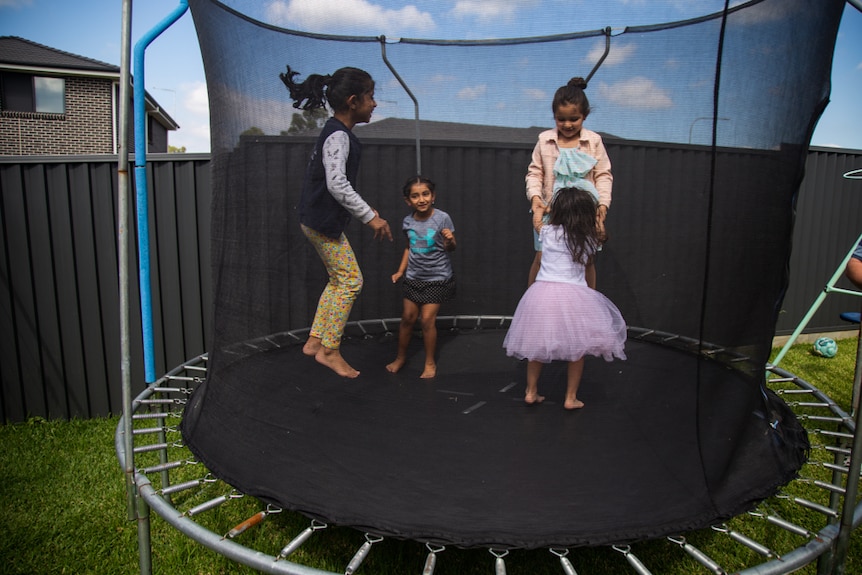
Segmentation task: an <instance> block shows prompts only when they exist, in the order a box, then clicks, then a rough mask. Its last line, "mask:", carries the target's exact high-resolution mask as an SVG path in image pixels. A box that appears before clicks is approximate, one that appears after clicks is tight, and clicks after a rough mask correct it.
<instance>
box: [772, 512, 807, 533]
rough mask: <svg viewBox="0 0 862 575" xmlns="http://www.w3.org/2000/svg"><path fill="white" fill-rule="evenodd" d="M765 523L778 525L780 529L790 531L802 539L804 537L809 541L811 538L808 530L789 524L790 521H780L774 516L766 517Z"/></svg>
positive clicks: (779, 518) (780, 519)
mask: <svg viewBox="0 0 862 575" xmlns="http://www.w3.org/2000/svg"><path fill="white" fill-rule="evenodd" d="M766 521H768V522H769V523H772V524H773V525H778V526H779V527H781V528H782V529H785V530H787V531H790V532H791V533H795V534H796V535H801V536H802V537H806V538H808V539H810V538H811V536H812V534H811V531H809V530H808V529H806V528H804V527H801V526H799V525H796V524H794V523H791V522H790V521H787V520H786V519H782V518H781V517H777V516H775V515H767V516H766Z"/></svg>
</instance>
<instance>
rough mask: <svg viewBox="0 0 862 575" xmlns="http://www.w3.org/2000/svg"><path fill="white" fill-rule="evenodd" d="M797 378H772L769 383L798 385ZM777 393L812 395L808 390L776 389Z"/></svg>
mask: <svg viewBox="0 0 862 575" xmlns="http://www.w3.org/2000/svg"><path fill="white" fill-rule="evenodd" d="M796 380H797V378H796V377H770V378H769V379H768V380H767V383H796ZM775 393H778V394H783V393H811V391H810V390H808V389H776V390H775Z"/></svg>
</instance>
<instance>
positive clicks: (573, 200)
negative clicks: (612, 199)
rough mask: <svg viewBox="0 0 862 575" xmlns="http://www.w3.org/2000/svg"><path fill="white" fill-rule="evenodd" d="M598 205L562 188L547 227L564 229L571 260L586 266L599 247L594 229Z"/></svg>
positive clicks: (578, 192) (582, 194) (584, 193)
mask: <svg viewBox="0 0 862 575" xmlns="http://www.w3.org/2000/svg"><path fill="white" fill-rule="evenodd" d="M597 209H598V202H597V201H596V198H595V196H593V194H592V193H590V192H588V191H586V190H581V189H580V188H562V189H561V190H559V191H558V192H557V194H556V196H555V197H554V202H553V203H552V204H551V219H550V223H551V224H552V225H555V226H560V227H561V228H563V233H564V235H565V238H566V247H567V248H569V251H570V252H571V253H572V259H573V260H574V261H576V262H581V263H584V264H586V263H587V262H589V259H590V257H592V255H593V252H595V250H596V248H597V247H598V246H599V245H600V244H601V238H600V237H599V228H598V226H596V210H597Z"/></svg>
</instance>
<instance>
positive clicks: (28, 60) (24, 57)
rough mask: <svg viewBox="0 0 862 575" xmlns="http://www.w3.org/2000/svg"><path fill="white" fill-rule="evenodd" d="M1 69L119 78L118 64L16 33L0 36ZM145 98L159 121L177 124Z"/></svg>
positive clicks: (170, 126)
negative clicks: (101, 60) (22, 36)
mask: <svg viewBox="0 0 862 575" xmlns="http://www.w3.org/2000/svg"><path fill="white" fill-rule="evenodd" d="M0 69H7V70H14V71H17V72H24V73H28V72H29V73H34V72H37V73H38V72H42V73H46V72H52V73H54V74H58V73H64V74H71V75H77V76H95V77H102V78H116V79H117V80H119V79H120V67H119V66H114V65H113V64H106V63H105V62H100V61H99V60H94V59H92V58H87V57H85V56H79V55H77V54H72V53H70V52H64V51H63V50H58V49H56V48H51V47H50V46H44V45H42V44H39V43H38V42H33V41H32V40H27V39H25V38H20V37H18V36H0ZM144 99H145V105H146V109H147V112H149V113H150V114H152V115H153V116H154V117H155V118H157V119H158V121H159V123H160V124H162V125H163V126H164V127H165V128H167V129H168V130H176V129H178V128H179V125H178V124H177V123H176V121H175V120H174V119H173V118H171V117H170V115H169V114H168V113H167V112H165V111H164V109H163V108H162V107H161V106H160V105H159V103H158V102H157V101H156V100H155V99H154V98H153V97H152V96H151V95H150V94H149V93H148V92H146V91H145V93H144Z"/></svg>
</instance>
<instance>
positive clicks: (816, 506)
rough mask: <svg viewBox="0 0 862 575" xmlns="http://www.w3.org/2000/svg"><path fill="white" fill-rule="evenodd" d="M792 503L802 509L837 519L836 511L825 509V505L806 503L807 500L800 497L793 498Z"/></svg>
mask: <svg viewBox="0 0 862 575" xmlns="http://www.w3.org/2000/svg"><path fill="white" fill-rule="evenodd" d="M793 501H794V503H796V504H797V505H801V506H802V507H806V508H808V509H811V510H812V511H818V512H820V513H822V514H823V515H826V516H828V517H833V518H837V517H838V512H837V511H835V510H834V509H832V508H830V507H826V506H825V505H820V504H819V503H814V502H813V501H808V500H807V499H802V498H801V497H794V498H793Z"/></svg>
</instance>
